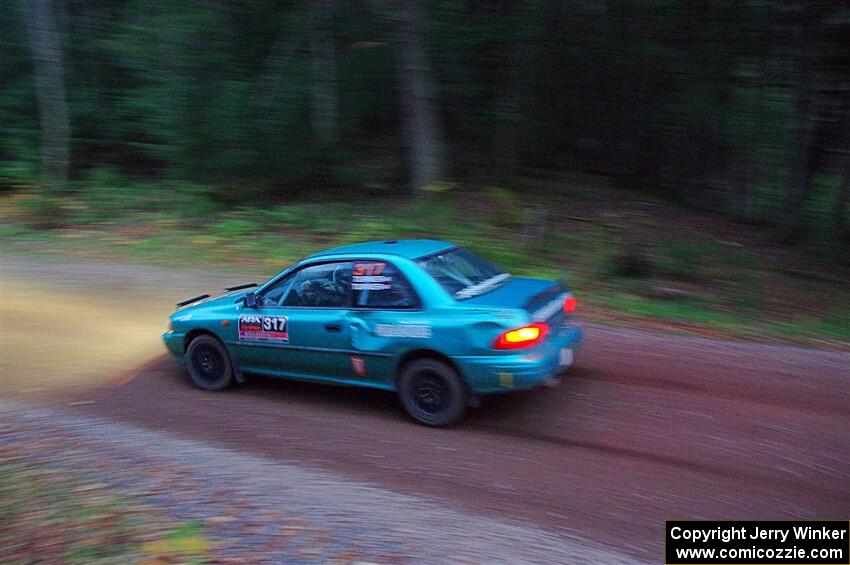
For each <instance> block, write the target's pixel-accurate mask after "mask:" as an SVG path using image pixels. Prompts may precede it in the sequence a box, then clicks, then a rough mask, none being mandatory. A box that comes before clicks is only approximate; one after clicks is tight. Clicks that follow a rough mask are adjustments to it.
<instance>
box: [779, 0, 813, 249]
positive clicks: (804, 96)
mask: <svg viewBox="0 0 850 565" xmlns="http://www.w3.org/2000/svg"><path fill="white" fill-rule="evenodd" d="M800 10H801V12H802V13H801V15H800V17H801V20H802V21H801V24H800V27H799V30H798V41H797V45H798V52H797V62H796V66H797V69H796V83H795V92H794V120H795V121H796V123H795V125H794V131H793V140H792V146H791V155H790V156H789V161H790V163H791V169H790V174H789V176H788V187H787V190H786V193H785V203H784V206H783V212H782V221H783V231H784V234H783V240H784V241H785V243H790V244H793V243H797V242H798V241H799V240H800V239H801V238H802V235H803V220H804V216H803V212H804V206H805V204H806V196H807V194H808V191H809V180H810V177H811V174H810V168H811V147H810V145H811V143H810V142H811V137H812V124H811V122H812V93H813V85H812V81H813V80H814V78H815V77H814V69H813V66H814V64H815V61H814V57H813V53H812V50H813V49H814V45H812V42H811V40H810V38H811V36H812V33H813V32H814V27H815V26H814V25H813V24H814V21H813V14H812V13H811V11H812V10H811V8H810V7H808V6H806V5H805V4H804V5H802V6H801V7H800Z"/></svg>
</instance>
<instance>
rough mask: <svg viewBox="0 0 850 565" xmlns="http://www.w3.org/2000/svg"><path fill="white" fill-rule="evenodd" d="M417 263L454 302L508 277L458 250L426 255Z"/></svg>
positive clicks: (488, 289) (475, 256)
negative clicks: (452, 297) (455, 299)
mask: <svg viewBox="0 0 850 565" xmlns="http://www.w3.org/2000/svg"><path fill="white" fill-rule="evenodd" d="M417 263H418V264H419V266H420V267H422V268H423V269H425V271H427V272H428V274H429V275H431V276H432V277H434V279H435V280H436V281H437V282H438V283H440V285H441V286H442V287H443V288H444V289H446V290H447V291H448V292H449V293H450V294H451V295H453V296H454V297H455V298H457V299H464V298H471V297H473V296H477V295H479V294H483V293H485V292H488V291H490V290H492V289H493V288H495V287H496V286H498V285H499V284H501V283H503V282H504V281H506V280H507V279H509V278H510V275H509V274H508V273H505V272H503V271H502V270H501V269H499V268H498V267H496V266H495V265H492V264H491V263H489V262H487V261H486V260H484V259H482V258H481V257H479V256H478V255H476V254H475V253H472V252H471V251H468V250H466V249H462V248H459V247H457V248H455V249H450V250H449V251H445V252H441V253H435V254H433V255H428V256H426V257H423V258H422V259H420V260H419V261H417Z"/></svg>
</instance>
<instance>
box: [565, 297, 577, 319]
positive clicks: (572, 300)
mask: <svg viewBox="0 0 850 565" xmlns="http://www.w3.org/2000/svg"><path fill="white" fill-rule="evenodd" d="M577 305H578V304H577V303H576V297H575V296H573V295H572V294H571V295H569V296H567V297H566V298H565V299H564V312H566V313H567V314H572V313H573V312H575V311H576V306H577Z"/></svg>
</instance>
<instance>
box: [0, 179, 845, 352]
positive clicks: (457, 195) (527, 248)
mask: <svg viewBox="0 0 850 565" xmlns="http://www.w3.org/2000/svg"><path fill="white" fill-rule="evenodd" d="M535 182H537V183H538V185H535V184H534V183H535ZM122 183H123V184H122ZM594 183H596V184H594ZM528 185H529V186H527V187H525V189H524V190H523V191H512V190H509V189H506V188H502V187H485V188H483V189H478V190H475V191H466V190H463V189H462V188H458V187H440V190H439V191H435V192H429V193H426V194H424V195H421V196H418V197H415V198H410V199H398V198H388V197H376V196H371V197H368V198H359V199H357V200H343V199H339V200H330V201H316V200H311V199H309V198H304V199H302V200H299V201H297V202H286V203H281V202H258V203H257V204H255V205H252V206H243V205H227V204H224V203H222V202H220V201H217V200H215V199H213V198H212V197H210V196H209V194H210V192H209V191H206V190H205V189H203V188H201V187H196V186H184V185H173V184H172V185H169V184H167V183H160V184H156V185H138V184H133V183H126V182H123V181H121V180H120V179H118V178H114V177H110V176H109V175H106V176H100V177H97V176H96V177H95V178H93V179H90V180H89V181H87V182H84V183H77V184H76V185H74V186H73V187H72V188H70V189H66V190H65V191H62V192H56V191H45V190H42V189H38V188H37V187H28V188H23V189H20V190H18V191H16V192H14V193H12V195H8V196H6V197H4V198H3V199H2V201H0V203H2V211H0V238H2V241H3V249H4V253H7V252H11V253H24V254H54V255H55V254H61V255H74V256H81V257H87V258H95V259H110V260H130V261H139V262H147V263H154V264H161V265H171V266H197V267H206V266H214V267H215V268H216V269H222V268H226V269H230V268H232V269H239V270H242V271H245V272H249V273H252V274H255V275H256V276H265V275H268V274H271V273H273V272H276V271H277V270H279V269H281V268H283V267H284V266H286V265H287V264H290V263H291V262H293V261H296V260H298V259H300V258H302V257H304V256H305V255H308V254H310V253H312V252H315V251H318V250H320V249H324V248H327V247H330V246H336V245H344V244H347V243H354V242H358V241H365V240H381V239H401V238H415V237H427V238H439V239H448V240H452V241H455V242H457V243H458V244H461V245H465V246H467V247H469V248H471V249H473V250H475V251H477V252H479V253H480V254H482V255H483V256H485V257H487V258H488V259H490V260H491V261H493V262H494V263H497V264H499V265H500V266H502V267H503V268H504V269H506V270H507V271H509V272H511V273H514V274H516V275H525V276H535V277H547V278H555V277H563V278H565V280H567V282H568V283H569V284H570V286H571V287H572V288H573V290H574V291H575V292H576V294H577V295H578V296H579V300H580V308H581V303H582V302H583V303H584V307H583V308H582V315H583V317H585V318H590V319H597V320H605V321H615V322H621V323H628V324H637V325H642V324H644V323H649V324H651V323H654V322H663V323H669V324H673V325H675V326H676V327H677V328H679V329H681V330H684V331H701V330H705V331H708V332H714V333H718V334H726V335H733V336H741V337H748V338H756V339H758V338H771V339H782V340H788V341H795V342H801V343H812V342H814V343H817V344H824V343H825V344H827V345H834V346H838V347H841V348H846V347H847V343H848V341H850V285H848V284H847V283H848V279H850V275H848V268H847V266H846V265H841V264H838V263H836V262H835V261H832V260H830V259H828V258H824V257H823V256H818V255H817V254H811V253H809V254H806V253H804V252H802V251H795V252H792V253H788V252H778V251H777V246H776V245H774V244H773V242H772V241H771V238H770V237H769V234H764V233H763V232H760V231H758V230H757V229H755V228H753V227H751V226H741V225H740V224H733V223H731V222H729V221H727V220H722V219H719V218H712V217H710V216H704V215H702V216H700V215H699V214H697V213H695V212H688V211H683V210H682V209H679V208H675V207H673V206H671V205H669V204H667V203H665V202H663V201H661V200H652V199H648V198H647V197H646V196H645V195H641V196H640V199H635V198H634V197H633V196H632V195H631V194H630V193H629V192H628V191H626V190H624V189H618V188H616V187H611V186H608V185H607V184H606V183H605V182H604V181H602V180H594V178H593V177H586V178H581V179H579V180H575V181H570V180H565V181H563V184H562V185H561V184H559V185H557V186H554V187H553V186H552V181H548V180H547V181H534V180H529V181H528Z"/></svg>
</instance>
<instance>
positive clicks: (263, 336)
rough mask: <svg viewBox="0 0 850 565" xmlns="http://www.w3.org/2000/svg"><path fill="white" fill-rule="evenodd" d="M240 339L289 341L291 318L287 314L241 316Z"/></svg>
mask: <svg viewBox="0 0 850 565" xmlns="http://www.w3.org/2000/svg"><path fill="white" fill-rule="evenodd" d="M239 339H240V341H241V340H253V341H274V342H277V343H288V342H289V320H288V319H287V317H286V316H257V315H253V314H242V315H241V316H239Z"/></svg>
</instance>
